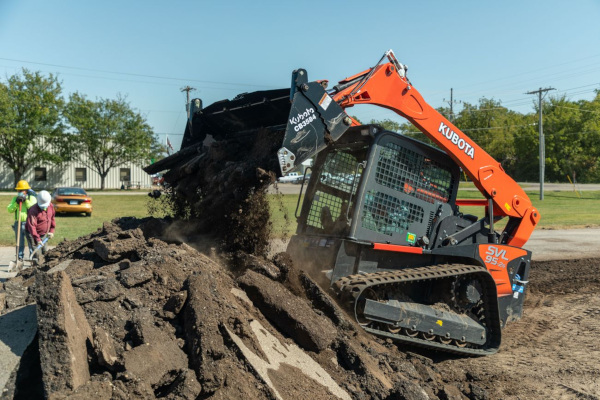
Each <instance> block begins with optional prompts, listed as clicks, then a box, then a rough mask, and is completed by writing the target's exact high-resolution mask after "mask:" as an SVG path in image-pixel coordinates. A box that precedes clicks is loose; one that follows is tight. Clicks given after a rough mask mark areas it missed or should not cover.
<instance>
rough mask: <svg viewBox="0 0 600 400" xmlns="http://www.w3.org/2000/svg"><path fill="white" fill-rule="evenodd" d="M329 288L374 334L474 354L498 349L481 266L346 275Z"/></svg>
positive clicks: (492, 298)
mask: <svg viewBox="0 0 600 400" xmlns="http://www.w3.org/2000/svg"><path fill="white" fill-rule="evenodd" d="M333 288H334V290H335V291H336V292H337V293H338V294H339V295H340V297H341V299H342V301H343V302H344V303H345V304H347V305H349V306H350V308H351V309H352V311H353V312H354V315H355V316H356V320H357V321H358V323H359V324H360V325H361V326H362V327H363V328H364V329H365V330H366V331H367V332H370V333H373V334H375V335H378V336H382V337H388V338H392V339H394V340H397V341H401V342H406V343H410V344H412V345H417V346H421V347H427V348H434V349H436V350H444V351H448V352H452V353H459V354H466V355H474V356H476V355H489V354H493V353H495V352H496V351H497V350H498V347H499V346H500V339H501V328H500V323H499V316H498V303H497V297H496V289H495V284H494V281H493V279H492V277H491V276H490V274H489V273H488V272H487V270H486V269H485V268H484V267H480V266H473V265H462V264H444V265H435V266H428V267H420V268H407V269H402V270H387V271H381V272H374V273H367V274H358V275H350V276H346V277H344V278H341V279H338V280H337V281H336V282H334V284H333Z"/></svg>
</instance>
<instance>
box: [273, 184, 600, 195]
mask: <svg viewBox="0 0 600 400" xmlns="http://www.w3.org/2000/svg"><path fill="white" fill-rule="evenodd" d="M519 185H521V187H522V188H523V189H524V190H527V191H539V190H540V184H539V183H536V182H521V183H519ZM301 186H302V185H297V184H293V183H278V184H277V188H278V189H279V193H281V194H298V193H299V192H300V187H301ZM575 188H576V189H577V190H578V191H581V192H585V191H592V190H598V191H600V184H597V183H586V184H577V185H571V184H570V183H546V184H544V193H547V192H572V191H574V189H575ZM304 190H306V185H305V186H304ZM465 190H477V189H476V188H465ZM276 192H277V190H276V189H275V188H274V187H273V186H271V187H270V188H269V193H276Z"/></svg>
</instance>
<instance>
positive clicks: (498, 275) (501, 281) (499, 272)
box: [479, 244, 527, 297]
mask: <svg viewBox="0 0 600 400" xmlns="http://www.w3.org/2000/svg"><path fill="white" fill-rule="evenodd" d="M525 254H527V251H525V250H523V249H519V248H515V247H511V246H505V245H501V244H482V245H479V257H481V259H482V260H483V262H484V263H485V267H486V268H487V270H488V271H489V273H490V274H491V275H492V278H494V281H495V282H496V289H497V291H498V297H500V296H508V295H511V294H512V284H511V282H510V277H509V276H508V263H509V262H511V261H512V260H514V259H516V258H519V257H522V256H524V255H525Z"/></svg>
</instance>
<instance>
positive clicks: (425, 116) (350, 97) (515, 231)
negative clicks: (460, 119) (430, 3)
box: [278, 50, 540, 247]
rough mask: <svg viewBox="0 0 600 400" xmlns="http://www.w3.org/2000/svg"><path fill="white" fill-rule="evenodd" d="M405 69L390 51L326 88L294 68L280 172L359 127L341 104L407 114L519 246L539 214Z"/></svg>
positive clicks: (404, 115) (518, 187)
mask: <svg viewBox="0 0 600 400" xmlns="http://www.w3.org/2000/svg"><path fill="white" fill-rule="evenodd" d="M385 59H387V62H384V61H385ZM406 70H407V69H406V67H405V66H404V65H402V64H401V63H399V62H398V60H397V59H396V57H395V56H394V53H393V52H392V51H391V50H389V51H388V52H386V53H385V54H384V56H383V57H382V58H381V60H380V61H379V63H378V64H377V65H376V66H375V67H373V68H370V69H368V70H366V71H363V72H361V73H359V74H356V75H354V76H352V77H350V78H346V79H344V80H342V81H340V82H339V84H338V85H336V86H335V87H334V88H333V89H332V90H331V91H329V92H326V91H325V87H326V81H318V82H308V77H307V74H306V71H305V70H302V69H301V70H296V71H294V74H293V76H292V90H291V97H292V112H291V113H290V115H291V116H292V117H291V118H290V119H289V120H288V126H287V129H286V135H285V139H284V142H283V147H282V149H281V150H280V151H279V153H278V156H279V161H280V166H281V170H282V173H283V174H284V175H285V174H286V173H287V172H289V171H291V170H292V169H293V168H294V167H295V166H297V165H299V164H300V163H301V162H303V161H305V160H306V159H308V158H309V157H311V156H313V155H314V154H315V153H317V152H319V151H320V150H322V149H323V148H325V147H326V146H327V144H329V143H330V142H332V141H335V140H337V139H338V138H339V137H340V136H341V135H342V134H343V133H344V132H345V131H346V130H347V129H348V128H349V127H350V126H357V125H360V124H359V123H358V122H357V121H355V120H354V119H352V118H351V117H350V116H349V115H347V114H346V112H345V111H344V110H345V109H346V108H348V107H352V106H354V105H357V104H371V105H378V106H380V107H384V108H387V109H390V110H392V111H394V112H395V113H397V114H399V115H401V116H402V117H404V118H406V119H407V120H408V121H410V122H411V123H412V124H413V125H414V126H415V127H417V128H418V129H419V130H420V131H421V132H423V134H425V135H426V136H427V137H429V138H430V139H431V140H432V141H433V142H435V143H436V144H437V145H438V146H439V147H440V148H441V149H443V150H444V151H445V152H446V153H447V154H448V155H449V156H450V157H451V158H452V159H453V160H454V161H455V162H456V163H457V164H458V165H459V166H460V167H461V168H462V169H463V170H464V171H465V173H466V174H467V175H468V176H469V178H470V179H471V180H472V181H473V182H474V184H475V186H476V187H477V188H478V189H479V191H480V192H481V193H482V194H483V195H484V196H485V198H486V199H488V201H489V203H490V204H492V205H493V216H494V217H509V222H508V223H507V225H506V228H505V231H504V234H505V235H506V239H505V242H506V244H508V245H511V246H515V247H522V246H523V245H524V244H525V243H526V242H527V240H528V239H529V237H530V236H531V233H532V232H533V229H534V228H535V225H536V224H537V223H538V221H539V218H540V214H539V212H538V211H537V210H536V209H535V208H534V207H533V205H532V203H531V201H530V200H529V198H528V196H527V195H526V194H525V192H524V191H523V189H522V188H521V187H520V186H519V185H518V184H517V183H516V182H515V181H514V180H513V179H512V178H511V177H510V176H508V175H507V174H506V172H505V171H504V170H503V168H502V166H501V165H500V163H498V162H497V161H496V160H494V158H492V157H491V156H490V155H489V154H488V153H486V152H485V151H484V150H483V149H482V148H481V147H480V146H478V145H477V144H476V143H475V142H473V140H471V139H470V138H469V137H468V136H467V135H465V134H464V133H463V132H461V131H460V130H459V129H458V128H457V127H456V126H454V125H453V124H452V123H451V122H450V121H448V120H447V119H446V118H445V117H444V116H443V115H441V114H440V113H439V112H438V111H437V110H435V109H434V108H433V107H431V106H430V105H429V104H428V103H427V102H426V101H425V100H424V99H423V97H422V96H421V94H420V93H419V92H418V91H417V90H416V89H415V88H414V87H413V86H412V84H411V83H410V81H409V80H408V78H407V77H406ZM490 214H491V213H490ZM491 220H493V218H492V219H491Z"/></svg>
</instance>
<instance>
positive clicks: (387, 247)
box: [373, 243, 423, 254]
mask: <svg viewBox="0 0 600 400" xmlns="http://www.w3.org/2000/svg"><path fill="white" fill-rule="evenodd" d="M373 249H375V250H383V251H395V252H398V253H411V254H423V249H422V248H420V247H410V246H400V245H397V244H383V243H373Z"/></svg>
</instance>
